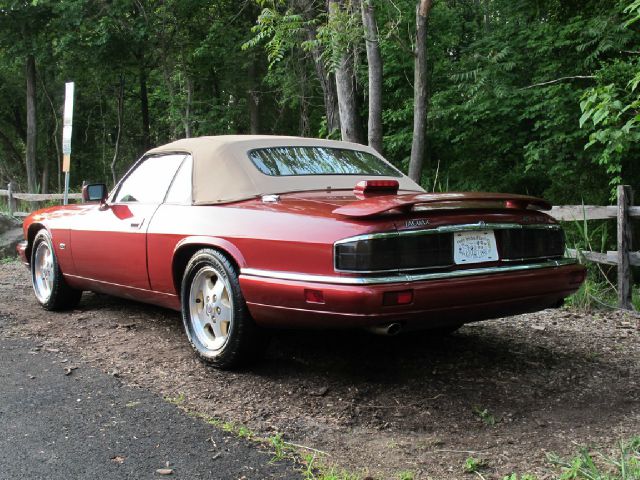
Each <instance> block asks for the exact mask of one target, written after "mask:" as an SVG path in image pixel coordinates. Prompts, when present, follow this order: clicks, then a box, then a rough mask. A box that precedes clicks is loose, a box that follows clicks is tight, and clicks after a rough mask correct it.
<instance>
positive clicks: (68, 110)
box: [62, 82, 75, 205]
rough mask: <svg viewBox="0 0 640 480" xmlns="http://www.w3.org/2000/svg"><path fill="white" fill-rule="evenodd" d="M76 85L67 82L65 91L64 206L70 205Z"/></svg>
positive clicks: (63, 142) (63, 139)
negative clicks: (70, 172) (70, 171)
mask: <svg viewBox="0 0 640 480" xmlns="http://www.w3.org/2000/svg"><path fill="white" fill-rule="evenodd" d="M74 87H75V85H74V83H73V82H67V83H66V84H65V90H64V123H63V127H62V171H63V172H64V204H65V205H66V204H67V203H69V170H71V131H72V128H73V91H74Z"/></svg>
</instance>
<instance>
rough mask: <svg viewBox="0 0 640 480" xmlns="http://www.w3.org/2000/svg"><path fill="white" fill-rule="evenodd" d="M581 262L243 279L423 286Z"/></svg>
mask: <svg viewBox="0 0 640 480" xmlns="http://www.w3.org/2000/svg"><path fill="white" fill-rule="evenodd" d="M577 263H578V261H577V260H576V259H575V258H562V259H558V260H549V261H546V262H540V263H530V264H527V265H510V266H507V267H485V268H471V269H466V270H454V271H451V272H435V273H417V274H400V275H394V276H383V277H345V276H338V275H308V274H304V273H293V272H278V271H273V270H260V269H257V268H243V269H241V271H240V275H241V276H251V277H260V278H270V279H274V280H291V281H294V282H312V283H331V284H336V285H378V284H386V283H406V282H420V281H426V280H439V279H447V278H459V277H470V276H475V275H490V274H500V273H509V272H523V271H528V270H538V269H541V268H555V267H561V266H563V265H574V264H577Z"/></svg>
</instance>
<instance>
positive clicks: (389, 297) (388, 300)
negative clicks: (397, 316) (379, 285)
mask: <svg viewBox="0 0 640 480" xmlns="http://www.w3.org/2000/svg"><path fill="white" fill-rule="evenodd" d="M412 302H413V290H401V291H399V292H385V294H384V297H383V299H382V303H383V304H384V305H386V306H391V305H409V304H410V303H412Z"/></svg>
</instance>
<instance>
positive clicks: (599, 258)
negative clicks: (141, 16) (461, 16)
mask: <svg viewBox="0 0 640 480" xmlns="http://www.w3.org/2000/svg"><path fill="white" fill-rule="evenodd" d="M0 197H7V205H8V210H9V214H10V215H12V216H15V217H25V216H27V215H28V213H27V212H19V211H16V200H21V201H23V202H31V203H33V202H46V201H51V200H62V199H63V194H61V193H53V194H41V193H18V192H15V191H14V188H13V184H12V183H9V185H8V186H7V190H0ZM69 199H71V200H81V199H82V194H80V193H70V194H69ZM550 214H551V216H553V217H555V218H556V219H558V220H561V221H565V222H572V221H584V220H608V219H614V218H615V219H617V225H618V228H617V250H615V251H609V252H605V253H603V252H591V251H577V250H574V249H568V252H569V255H572V256H574V257H577V258H580V259H584V260H587V261H590V262H596V263H601V264H606V265H616V266H617V269H618V306H619V307H620V308H622V309H625V310H632V309H633V304H632V303H631V296H632V288H633V278H632V274H631V267H632V266H640V252H639V251H632V245H631V220H632V219H633V218H640V207H636V206H633V190H632V189H631V187H630V186H628V185H620V186H619V187H618V204H617V205H608V206H595V205H562V206H556V207H553V208H552V209H551V212H550Z"/></svg>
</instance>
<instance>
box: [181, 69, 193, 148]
mask: <svg viewBox="0 0 640 480" xmlns="http://www.w3.org/2000/svg"><path fill="white" fill-rule="evenodd" d="M185 83H186V85H185V86H186V88H187V99H186V105H185V108H184V120H183V123H184V137H185V138H191V97H192V96H193V83H192V82H191V79H190V78H188V77H187V80H186V82H185Z"/></svg>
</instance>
